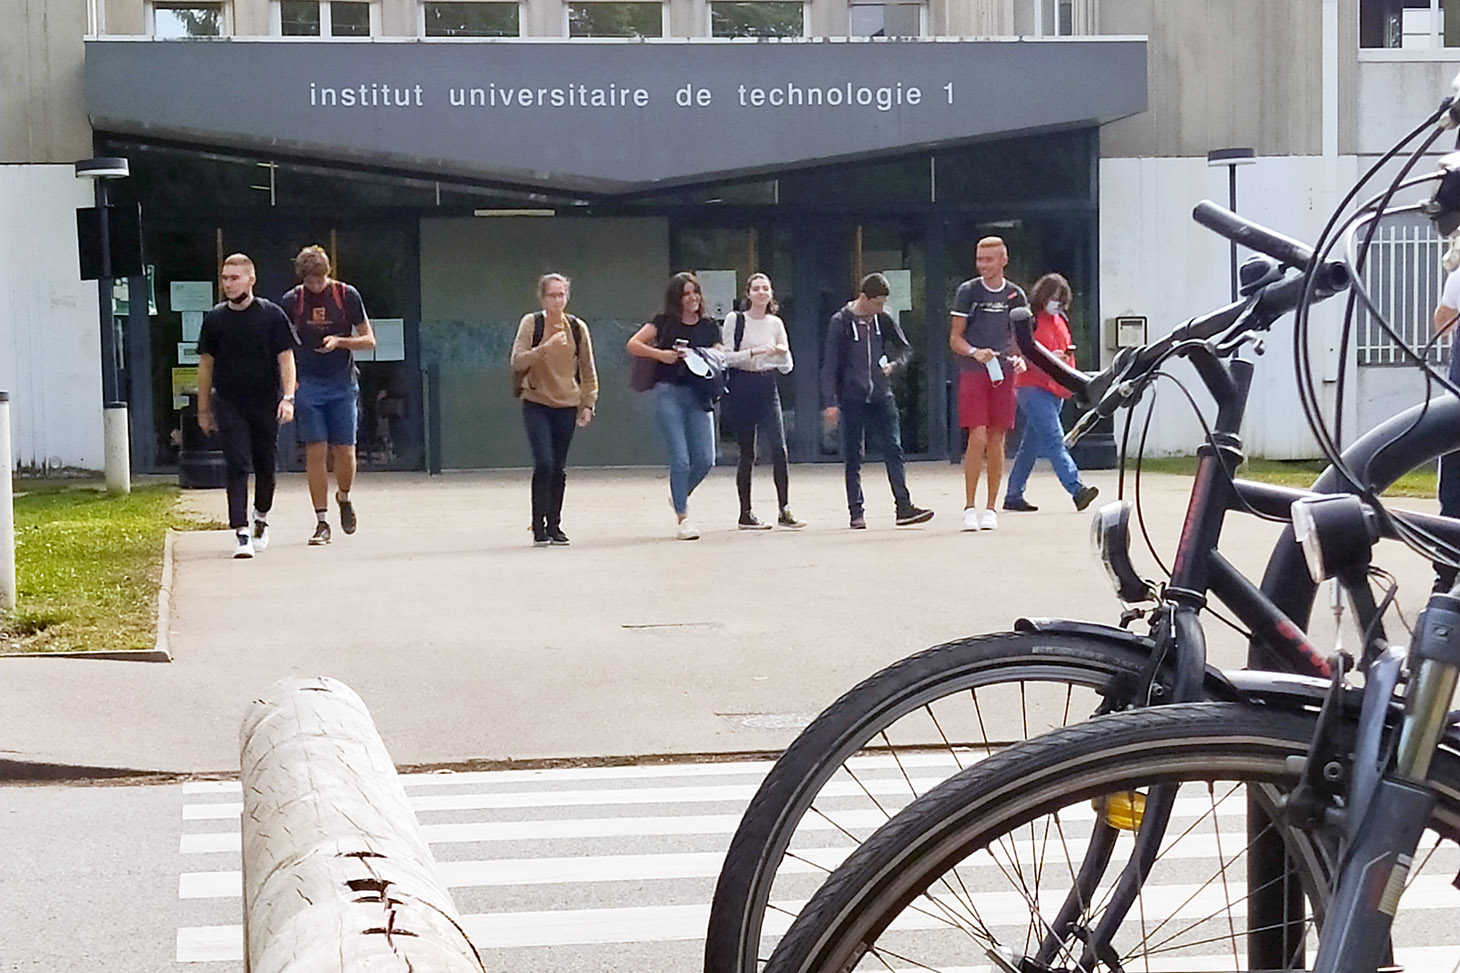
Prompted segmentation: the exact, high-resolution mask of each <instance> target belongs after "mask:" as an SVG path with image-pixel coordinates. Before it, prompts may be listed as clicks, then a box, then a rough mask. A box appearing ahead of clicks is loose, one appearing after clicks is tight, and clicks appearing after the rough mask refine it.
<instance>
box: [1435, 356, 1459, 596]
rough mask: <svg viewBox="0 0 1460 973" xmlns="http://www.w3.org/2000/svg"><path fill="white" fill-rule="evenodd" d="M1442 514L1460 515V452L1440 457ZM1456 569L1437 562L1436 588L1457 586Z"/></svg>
mask: <svg viewBox="0 0 1460 973" xmlns="http://www.w3.org/2000/svg"><path fill="white" fill-rule="evenodd" d="M1450 381H1452V382H1456V383H1460V356H1454V357H1452V358H1451V359H1450ZM1439 494H1440V516H1442V517H1460V453H1446V454H1445V455H1444V456H1441V457H1440V489H1439ZM1455 574H1456V572H1455V569H1454V568H1452V567H1450V566H1449V565H1448V564H1441V563H1439V562H1438V561H1436V562H1435V590H1436V591H1449V590H1450V589H1451V588H1452V587H1454V586H1455Z"/></svg>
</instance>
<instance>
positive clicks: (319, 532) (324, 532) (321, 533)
mask: <svg viewBox="0 0 1460 973" xmlns="http://www.w3.org/2000/svg"><path fill="white" fill-rule="evenodd" d="M329 542H330V525H329V524H327V523H325V522H324V521H323V520H321V521H320V522H319V523H317V524H315V525H314V536H313V537H311V538H310V539H309V546H310V547H323V546H324V545H326V544H328V543H329Z"/></svg>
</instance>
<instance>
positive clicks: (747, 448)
mask: <svg viewBox="0 0 1460 973" xmlns="http://www.w3.org/2000/svg"><path fill="white" fill-rule="evenodd" d="M761 374H764V375H765V377H766V378H770V380H771V382H772V383H774V381H775V379H774V378H772V377H771V376H770V375H769V374H767V373H761ZM759 377H760V375H757V378H759ZM736 378H737V380H738V379H739V378H740V375H739V374H738V373H737V375H736ZM757 411H759V412H760V418H758V419H756V420H754V421H743V422H741V423H740V427H739V428H738V429H736V431H735V442H736V444H737V445H738V446H739V447H740V462H739V464H738V465H737V466H736V467H735V488H736V489H737V490H738V491H739V492H740V512H741V513H743V514H744V513H749V512H750V473H751V469H752V468H753V467H754V466H755V439H756V432H757V431H759V432H760V434H761V443H762V445H764V446H765V448H766V449H767V450H769V451H770V454H771V470H772V474H771V475H772V476H773V477H774V479H775V481H776V502H777V503H778V505H779V506H780V507H781V509H785V507H786V504H787V503H788V502H789V500H788V498H787V497H788V492H789V489H790V484H789V475H788V470H787V464H786V430H785V426H784V425H783V423H782V421H781V393H780V391H779V390H777V389H776V387H775V385H774V384H772V385H771V391H770V397H769V400H768V401H766V403H765V405H764V406H763V407H762V408H761V409H759V410H757Z"/></svg>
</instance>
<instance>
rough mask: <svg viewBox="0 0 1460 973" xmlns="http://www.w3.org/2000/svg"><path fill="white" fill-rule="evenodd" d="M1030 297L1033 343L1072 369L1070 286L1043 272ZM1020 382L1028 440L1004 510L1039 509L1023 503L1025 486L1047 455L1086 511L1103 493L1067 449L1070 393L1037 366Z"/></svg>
mask: <svg viewBox="0 0 1460 973" xmlns="http://www.w3.org/2000/svg"><path fill="white" fill-rule="evenodd" d="M1029 299H1030V300H1029V303H1030V304H1031V305H1033V307H1034V340H1035V341H1037V342H1039V343H1040V344H1041V345H1043V346H1044V347H1046V348H1048V349H1049V350H1050V351H1052V352H1054V353H1055V354H1056V355H1059V356H1060V357H1061V358H1063V359H1064V360H1065V361H1066V362H1067V363H1068V364H1070V365H1074V364H1075V358H1074V355H1073V354H1071V347H1072V346H1071V344H1070V325H1069V319H1068V318H1066V317H1065V311H1066V310H1067V309H1068V308H1069V306H1070V282H1069V281H1067V280H1065V279H1064V277H1062V276H1060V275H1059V274H1045V275H1044V276H1043V277H1041V278H1039V280H1038V281H1036V282H1035V284H1034V289H1033V290H1031V291H1030V292H1029ZM1016 381H1017V383H1018V390H1017V392H1016V394H1017V396H1018V400H1019V414H1020V415H1022V416H1023V417H1024V436H1023V438H1021V439H1020V440H1019V451H1018V452H1017V453H1015V454H1014V467H1013V469H1012V470H1011V471H1010V472H1009V486H1008V489H1007V490H1005V492H1004V509H1005V510H1025V511H1030V510H1038V509H1039V508H1038V507H1036V506H1035V505H1034V504H1032V503H1030V502H1029V501H1028V500H1025V499H1024V486H1025V484H1027V483H1028V482H1029V474H1030V472H1031V471H1032V470H1033V469H1034V461H1035V460H1036V459H1039V458H1040V457H1044V458H1046V459H1048V460H1049V461H1050V464H1051V465H1052V466H1054V473H1055V476H1057V477H1059V481H1060V485H1061V486H1063V487H1064V488H1065V490H1067V491H1068V492H1069V494H1070V497H1071V498H1072V499H1073V500H1074V501H1075V509H1076V510H1084V509H1085V508H1086V507H1088V506H1090V502H1091V501H1092V500H1094V499H1095V497H1096V496H1097V495H1098V494H1099V493H1100V491H1099V489H1097V488H1096V487H1093V486H1085V485H1084V484H1083V483H1081V482H1080V470H1079V468H1078V467H1076V466H1075V461H1074V460H1073V459H1072V458H1071V457H1070V451H1069V450H1068V449H1066V448H1065V430H1064V427H1063V426H1061V425H1060V404H1061V403H1062V402H1063V401H1064V400H1065V399H1067V398H1069V396H1070V393H1069V391H1068V390H1066V389H1065V388H1064V387H1063V386H1061V385H1059V384H1058V383H1056V382H1055V380H1054V379H1052V378H1050V377H1049V376H1048V375H1046V374H1045V373H1044V372H1042V371H1040V370H1039V369H1038V368H1030V369H1028V370H1027V371H1023V372H1020V373H1019V375H1018V377H1017V379H1016Z"/></svg>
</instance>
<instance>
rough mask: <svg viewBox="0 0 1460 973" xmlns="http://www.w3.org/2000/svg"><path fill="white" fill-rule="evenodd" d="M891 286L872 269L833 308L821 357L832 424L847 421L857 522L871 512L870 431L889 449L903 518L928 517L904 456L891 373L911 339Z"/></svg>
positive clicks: (901, 522) (855, 525) (851, 500)
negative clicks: (866, 454)
mask: <svg viewBox="0 0 1460 973" xmlns="http://www.w3.org/2000/svg"><path fill="white" fill-rule="evenodd" d="M890 291H891V289H890V288H889V287H888V285H887V278H886V277H884V276H882V275H881V274H868V275H867V276H866V277H864V278H862V283H861V284H860V285H859V286H858V288H857V297H856V299H855V300H853V301H852V302H851V303H849V304H847V305H846V306H845V307H843V308H842V309H841V310H840V311H837V312H836V313H835V314H833V315H832V316H831V324H830V326H828V327H827V329H826V354H825V355H823V356H822V360H821V401H822V404H823V407H824V408H823V414H824V415H825V417H826V421H827V422H828V423H829V424H832V423H837V422H838V420H839V421H840V426H841V445H842V461H843V463H844V464H845V467H846V479H847V511H848V512H849V513H850V515H851V521H850V526H851V528H852V529H853V530H863V529H865V528H866V526H867V520H866V517H865V515H864V510H863V499H862V457H863V448H864V447H863V439H864V436H865V434H867V433H870V434H871V435H872V436H873V437H874V438H875V439H876V440H877V444H878V445H879V446H880V447H881V449H882V460H883V463H884V464H885V465H886V466H887V482H888V483H889V484H891V486H892V496H893V499H894V500H895V501H896V503H897V524H898V526H900V527H905V526H907V525H910V524H922V523H927V522H928V521H929V520H932V519H933V512H932V511H931V510H924V509H923V508H921V507H916V506H914V505H913V502H912V498H911V497H910V496H909V495H908V491H907V479H906V473H905V470H904V467H903V462H902V431H901V428H900V427H899V422H898V416H897V402H896V401H894V399H893V397H892V388H891V387H890V385H889V384H888V381H887V379H888V376H890V375H891V374H892V373H893V372H894V371H895V370H897V369H898V368H901V367H902V366H904V365H906V364H907V361H908V359H910V358H911V357H912V346H911V345H910V344H908V340H907V336H906V335H904V334H903V333H902V328H900V327H898V325H897V322H896V321H894V320H893V319H892V316H891V315H890V314H888V313H887V312H886V311H885V310H883V308H884V307H885V306H886V304H887V295H888V294H889V293H890Z"/></svg>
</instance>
